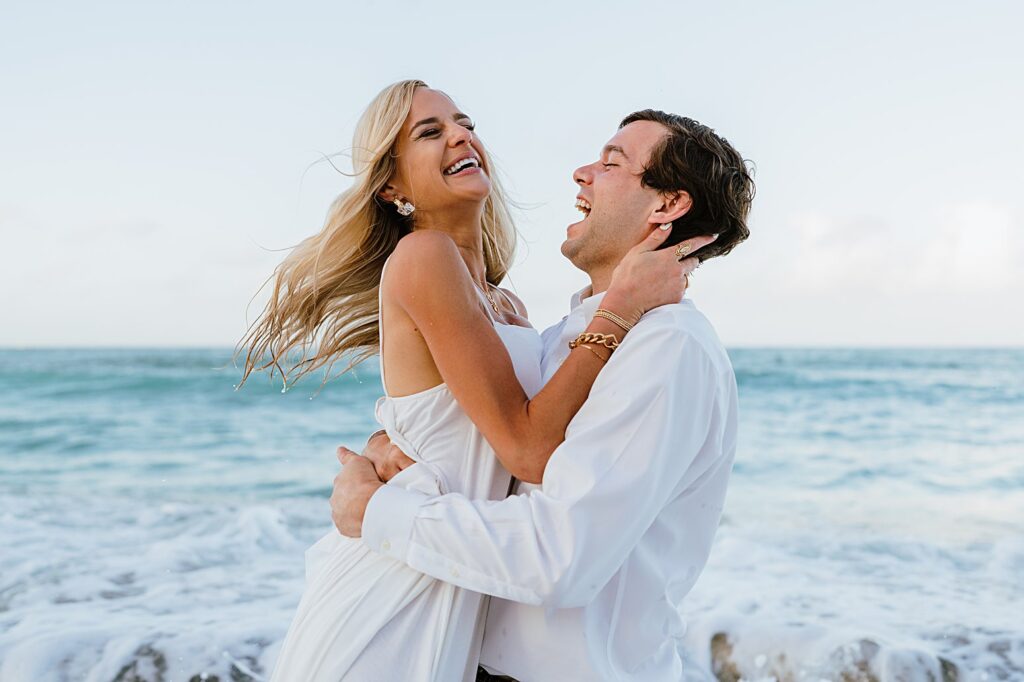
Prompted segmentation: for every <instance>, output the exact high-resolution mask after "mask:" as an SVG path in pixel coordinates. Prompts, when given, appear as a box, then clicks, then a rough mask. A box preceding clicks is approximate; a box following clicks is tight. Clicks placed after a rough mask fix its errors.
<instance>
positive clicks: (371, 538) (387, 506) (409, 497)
mask: <svg viewBox="0 0 1024 682" xmlns="http://www.w3.org/2000/svg"><path fill="white" fill-rule="evenodd" d="M429 499H430V496H429V495H426V494H424V493H420V492H415V491H412V490H406V489H405V488H399V487H398V486H393V485H382V486H381V487H380V488H378V489H377V492H375V493H374V494H373V496H372V497H370V502H369V503H368V504H367V505H366V511H365V512H364V513H363V542H364V543H366V546H367V547H369V548H370V549H372V550H373V551H375V552H377V553H379V554H383V555H384V556H388V557H391V558H393V559H398V560H399V561H401V562H403V563H405V562H406V561H407V557H408V555H409V541H410V540H411V539H412V525H413V522H414V521H415V520H416V516H417V514H419V510H420V507H421V506H422V505H423V503H424V502H426V501H427V500H429Z"/></svg>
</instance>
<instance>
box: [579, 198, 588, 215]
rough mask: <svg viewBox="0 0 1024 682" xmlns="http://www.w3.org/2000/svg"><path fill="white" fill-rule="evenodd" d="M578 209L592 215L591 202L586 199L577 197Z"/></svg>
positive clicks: (584, 213)
mask: <svg viewBox="0 0 1024 682" xmlns="http://www.w3.org/2000/svg"><path fill="white" fill-rule="evenodd" d="M576 210H577V211H580V212H581V213H582V214H583V215H590V202H589V201H587V200H586V199H577V200H576Z"/></svg>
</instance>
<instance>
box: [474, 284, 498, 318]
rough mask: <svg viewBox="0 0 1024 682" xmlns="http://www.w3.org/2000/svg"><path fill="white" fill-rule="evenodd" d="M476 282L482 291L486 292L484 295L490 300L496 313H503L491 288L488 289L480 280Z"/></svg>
mask: <svg viewBox="0 0 1024 682" xmlns="http://www.w3.org/2000/svg"><path fill="white" fill-rule="evenodd" d="M474 282H475V280H474ZM475 283H476V285H477V286H478V287H480V291H482V292H484V296H486V297H487V300H488V301H490V304H491V307H492V308H494V314H495V315H501V311H500V310H498V304H497V303H495V302H494V297H493V296H491V292H490V290H489V289H486V288H485V287H482V286H480V283H479V282H475ZM485 284H486V282H485Z"/></svg>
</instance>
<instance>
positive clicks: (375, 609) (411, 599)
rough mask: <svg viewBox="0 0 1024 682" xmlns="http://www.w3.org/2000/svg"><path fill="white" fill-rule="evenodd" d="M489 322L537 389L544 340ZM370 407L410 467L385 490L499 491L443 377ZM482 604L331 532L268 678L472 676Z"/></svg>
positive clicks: (495, 469)
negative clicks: (419, 389) (441, 380)
mask: <svg viewBox="0 0 1024 682" xmlns="http://www.w3.org/2000/svg"><path fill="white" fill-rule="evenodd" d="M481 298H483V296H482V294H481ZM494 328H495V330H496V331H497V333H498V335H499V336H500V337H501V340H502V342H503V343H504V345H505V347H506V348H507V349H508V353H509V356H510V357H511V359H512V364H513V366H514V367H515V372H516V376H517V377H518V378H519V382H520V383H521V384H522V386H523V389H524V391H525V392H526V394H527V395H529V396H530V397H532V396H533V395H535V394H536V393H537V391H539V390H540V388H541V384H542V378H541V371H540V358H541V350H542V346H541V340H540V335H539V334H538V333H537V332H536V331H535V330H534V329H532V328H529V327H517V326H513V325H506V324H502V323H499V322H497V321H494ZM381 382H382V383H385V382H384V367H383V362H382V366H381ZM385 392H386V389H385ZM376 414H377V420H378V421H379V422H380V423H381V425H382V427H383V428H384V429H385V430H386V431H387V434H388V436H389V437H390V438H391V440H392V441H393V442H394V443H395V444H396V445H397V446H399V447H400V448H401V449H402V450H403V451H404V452H405V453H406V454H407V455H409V457H411V458H412V459H414V460H416V462H417V463H416V464H413V465H412V466H410V467H408V468H406V469H405V470H403V471H402V472H401V473H399V474H398V475H397V476H395V477H394V478H393V479H392V480H391V481H390V482H389V483H388V485H398V486H402V487H403V488H411V489H415V490H421V491H423V492H426V493H430V494H434V495H437V494H445V493H450V492H459V493H462V494H464V495H467V496H468V497H471V498H474V499H492V500H497V499H502V498H504V497H505V496H506V494H507V492H508V486H509V482H510V475H509V473H508V472H507V471H506V470H505V468H504V467H503V466H502V465H501V463H499V462H498V459H497V457H495V454H494V450H493V449H492V448H491V447H490V445H488V443H487V441H486V440H484V438H483V436H482V435H481V434H480V432H479V431H478V430H477V428H476V426H474V424H473V422H471V421H470V420H469V417H467V416H466V413H465V412H463V410H462V408H460V407H459V405H458V403H456V401H455V398H454V396H453V395H452V393H451V391H450V390H449V389H448V387H447V386H446V385H445V384H441V385H439V386H435V387H433V388H430V389H427V390H425V391H422V392H420V393H415V394H413V395H409V396H403V397H397V398H393V397H387V396H385V397H383V398H381V399H380V400H378V401H377V410H376ZM486 607H487V600H486V597H484V596H483V595H481V594H479V593H476V592H471V591H469V590H465V589H462V588H459V587H454V586H452V585H450V584H448V583H445V582H442V581H440V580H435V579H434V578H430V577H428V576H426V575H424V574H422V573H419V572H417V571H414V570H413V569H411V568H409V567H408V566H406V565H405V564H403V563H400V562H398V561H395V560H394V559H390V558H387V557H384V556H381V555H379V554H377V553H375V552H373V551H372V550H370V549H369V548H368V547H367V546H366V545H365V544H364V543H363V542H362V540H359V539H352V538H347V537H344V536H343V535H341V534H340V533H338V531H337V529H332V530H331V532H329V533H328V534H327V535H325V536H324V537H322V538H321V539H320V540H319V541H318V542H317V543H316V544H314V545H313V546H312V547H310V548H309V549H308V550H307V551H306V587H305V591H304V593H303V595H302V600H301V601H300V602H299V607H298V611H297V613H296V614H295V617H294V619H293V620H292V624H291V627H290V628H289V629H288V634H287V636H286V637H285V641H284V644H283V646H282V648H281V652H280V654H279V655H278V658H277V662H276V664H275V667H274V672H273V674H272V676H271V682H339V680H351V681H353V682H356V681H358V682H378V681H379V682H395V681H397V680H403V681H406V682H427V681H435V680H436V681H437V682H455V681H458V680H467V681H472V680H475V678H476V668H477V662H478V660H479V651H480V644H481V641H482V638H483V626H484V616H485V614H486Z"/></svg>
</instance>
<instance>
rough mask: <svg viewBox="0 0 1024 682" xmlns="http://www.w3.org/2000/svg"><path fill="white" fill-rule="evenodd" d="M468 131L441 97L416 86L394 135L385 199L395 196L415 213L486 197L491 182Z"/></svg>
mask: <svg viewBox="0 0 1024 682" xmlns="http://www.w3.org/2000/svg"><path fill="white" fill-rule="evenodd" d="M473 127H474V126H473V122H472V121H471V120H470V118H469V117H468V116H466V114H464V113H462V112H461V111H459V110H458V109H457V108H456V106H455V103H454V102H452V101H451V99H449V98H448V96H447V95H446V94H444V93H443V92H441V91H439V90H431V89H430V88H417V89H416V92H415V93H414V94H413V100H412V109H410V111H409V116H408V118H406V120H405V124H404V125H403V126H402V131H401V132H400V133H399V134H398V140H397V143H396V145H395V153H396V154H397V156H398V159H397V161H398V168H397V170H396V172H395V175H394V176H393V177H392V178H391V180H390V182H389V183H388V185H389V187H391V193H388V192H387V190H385V193H384V194H385V199H387V200H389V201H390V200H391V199H393V198H394V195H397V196H398V197H399V198H402V199H405V200H408V201H410V202H412V203H413V205H415V206H416V212H417V214H419V215H423V213H424V212H430V211H439V210H440V211H443V210H446V209H450V208H454V207H456V206H457V205H458V204H464V203H468V202H476V203H483V201H484V200H485V199H486V198H487V195H488V194H490V191H491V181H490V178H489V177H488V169H487V167H486V162H485V160H484V155H483V151H482V149H483V147H482V146H481V145H480V141H479V140H478V139H477V138H476V136H475V135H474V134H473ZM478 150H480V151H478Z"/></svg>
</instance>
